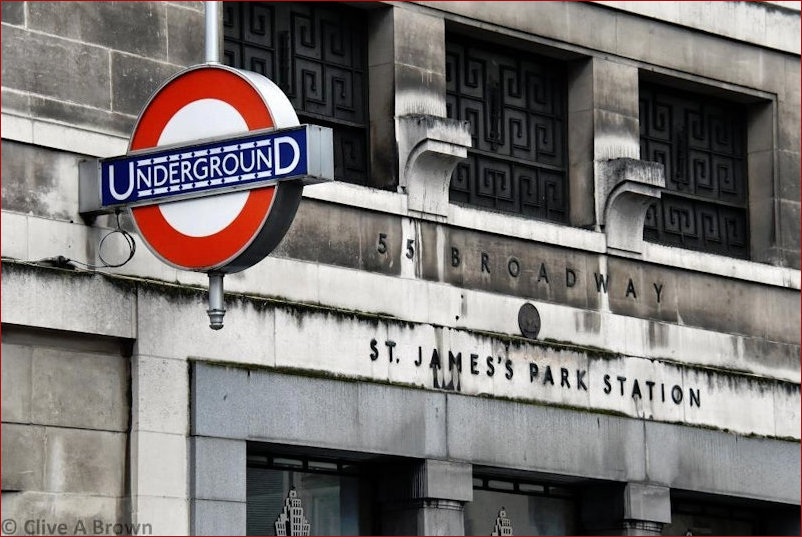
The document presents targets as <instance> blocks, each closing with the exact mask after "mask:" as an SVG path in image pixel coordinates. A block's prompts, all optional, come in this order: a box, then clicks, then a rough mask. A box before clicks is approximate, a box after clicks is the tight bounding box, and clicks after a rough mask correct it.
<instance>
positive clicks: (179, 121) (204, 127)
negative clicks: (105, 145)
mask: <svg viewBox="0 0 802 537" xmlns="http://www.w3.org/2000/svg"><path fill="white" fill-rule="evenodd" d="M298 124H299V123H298V116H297V115H296V114H295V110H294V109H293V107H292V104H291V103H290V101H289V99H287V96H286V95H284V92H282V91H281V90H280V89H279V87H278V86H276V85H275V84H274V83H273V82H271V81H270V80H269V79H267V78H265V77H264V76H262V75H259V74H257V73H252V72H249V71H242V70H239V69H233V68H231V67H227V66H224V65H217V64H208V65H199V66H194V67H190V68H188V69H186V70H184V71H182V72H180V73H178V74H177V75H175V76H174V77H172V78H171V79H170V80H168V81H167V82H165V83H164V85H162V87H161V88H159V89H158V90H157V91H156V92H155V93H154V94H153V96H152V97H151V98H150V100H149V101H148V104H147V105H146V106H145V108H144V110H143V111H142V113H141V114H140V116H139V119H138V120H137V123H136V126H135V127H134V132H133V135H132V136H131V142H130V143H129V146H128V151H129V152H132V151H138V150H143V149H150V148H154V147H159V146H168V145H185V144H188V143H192V142H196V141H199V140H204V139H208V138H222V137H225V136H228V135H238V134H242V133H245V132H248V131H254V130H259V129H266V128H271V127H272V128H276V129H281V128H286V127H293V126H296V125H298ZM302 191H303V185H302V184H301V183H300V181H288V182H281V183H278V184H275V185H271V186H267V187H260V188H255V189H252V190H245V191H239V192H232V193H226V194H220V195H216V196H208V197H202V198H195V199H189V200H181V201H171V202H164V203H157V204H154V205H147V206H142V207H133V208H132V209H131V215H132V217H133V220H134V223H135V225H136V228H137V230H138V231H139V235H140V237H141V238H142V240H143V241H144V242H145V244H146V245H147V246H148V248H149V249H150V250H151V251H152V252H153V253H154V254H155V255H156V256H157V257H159V258H160V259H161V260H162V261H164V262H165V263H167V264H169V265H172V266H174V267H176V268H180V269H184V270H195V271H201V272H220V273H232V272H238V271H240V270H243V269H246V268H248V267H250V266H252V265H254V264H256V263H258V262H259V261H261V260H262V259H263V258H264V257H265V256H266V255H267V254H269V253H270V252H271V251H272V250H273V248H275V247H276V245H278V243H279V242H280V241H281V239H282V237H283V236H284V234H285V233H286V231H287V229H288V228H289V226H290V224H291V223H292V220H293V218H294V216H295V212H296V210H297V209H298V204H299V203H300V201H301V193H302Z"/></svg>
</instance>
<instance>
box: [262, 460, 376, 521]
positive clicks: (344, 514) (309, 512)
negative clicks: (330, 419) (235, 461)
mask: <svg viewBox="0 0 802 537" xmlns="http://www.w3.org/2000/svg"><path fill="white" fill-rule="evenodd" d="M359 485H360V483H359V479H358V478H357V477H352V476H342V475H327V474H318V473H310V472H297V471H292V470H278V469H266V468H248V475H247V486H248V489H247V533H248V535H276V527H275V523H276V521H277V520H278V519H279V517H280V516H281V514H282V512H283V511H284V509H285V500H286V499H287V496H288V494H289V492H290V490H294V491H295V495H296V496H295V497H296V498H297V499H298V500H300V508H301V510H302V511H297V512H296V515H297V514H299V513H301V512H302V514H303V518H304V519H305V520H306V522H308V524H309V532H310V534H311V535H359V533H360V527H359V521H360V517H359V514H360V495H359ZM289 515H291V513H289ZM296 519H297V520H298V521H299V523H303V520H302V519H300V517H296ZM292 522H295V521H294V520H293V521H292Z"/></svg>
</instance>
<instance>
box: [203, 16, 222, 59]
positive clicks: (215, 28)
mask: <svg viewBox="0 0 802 537" xmlns="http://www.w3.org/2000/svg"><path fill="white" fill-rule="evenodd" d="M204 3H205V4H206V61H207V62H209V63H218V62H219V61H220V35H219V24H220V21H219V15H220V11H219V6H220V4H219V3H218V2H204Z"/></svg>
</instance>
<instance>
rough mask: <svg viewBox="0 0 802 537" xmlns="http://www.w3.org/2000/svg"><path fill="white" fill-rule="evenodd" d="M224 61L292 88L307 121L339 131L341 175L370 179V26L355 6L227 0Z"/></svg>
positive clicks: (338, 168) (354, 180)
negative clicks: (236, 0)
mask: <svg viewBox="0 0 802 537" xmlns="http://www.w3.org/2000/svg"><path fill="white" fill-rule="evenodd" d="M223 14H224V17H223V26H224V33H225V42H224V62H225V63H226V64H227V65H231V66H234V67H239V68H242V69H247V70H249V71H255V72H257V73H261V74H263V75H265V76H267V77H268V78H270V79H271V80H272V81H273V82H275V83H276V84H278V86H279V87H280V88H281V89H282V90H283V91H284V92H285V93H286V94H287V96H288V97H289V98H290V101H292V104H293V106H294V107H295V110H296V112H297V113H298V118H299V119H300V120H301V122H302V123H314V124H317V125H323V126H327V127H331V128H333V129H334V175H335V177H336V178H337V179H338V180H340V181H347V182H350V183H357V184H366V183H367V179H368V168H367V161H368V160H367V159H368V129H367V125H368V114H367V104H366V103H367V69H366V65H367V61H366V57H367V56H366V55H367V45H366V43H367V37H366V36H367V31H366V19H365V17H364V15H363V13H362V12H361V11H360V10H358V9H354V8H350V7H348V6H342V5H338V4H328V3H304V2H275V3H273V2H271V3H262V2H225V3H224V4H223Z"/></svg>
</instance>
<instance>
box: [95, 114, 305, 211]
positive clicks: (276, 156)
mask: <svg viewBox="0 0 802 537" xmlns="http://www.w3.org/2000/svg"><path fill="white" fill-rule="evenodd" d="M307 131H308V126H307V125H302V126H299V127H293V128H290V129H284V130H281V131H267V132H260V133H258V134H254V133H248V134H247V135H244V136H241V137H236V138H228V139H226V140H216V141H213V142H206V143H200V144H193V145H187V146H182V147H172V148H169V149H161V150H160V149H158V148H156V149H154V150H152V151H151V150H148V151H147V152H138V153H136V154H131V155H126V156H123V157H117V158H111V159H104V160H102V161H101V163H100V167H101V170H100V176H101V205H102V206H103V207H113V206H121V205H147V204H151V203H160V202H166V201H173V200H176V199H186V198H193V197H201V196H209V195H214V194H218V193H224V192H228V191H231V190H244V189H249V188H258V187H260V186H266V185H268V184H270V183H273V182H276V181H279V180H287V179H293V178H302V177H304V176H306V175H307V173H308V171H309V170H308V167H309V154H308V153H309V147H308V143H307V142H308V137H307Z"/></svg>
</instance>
